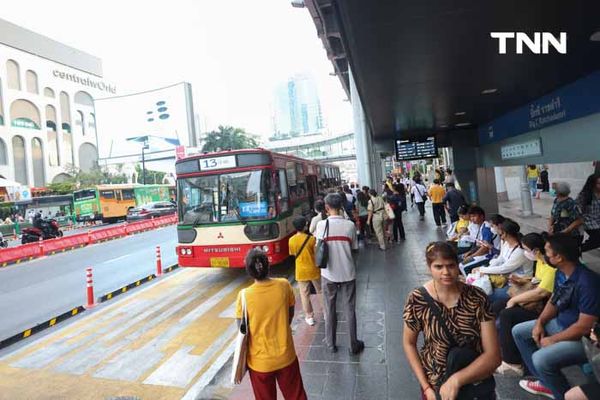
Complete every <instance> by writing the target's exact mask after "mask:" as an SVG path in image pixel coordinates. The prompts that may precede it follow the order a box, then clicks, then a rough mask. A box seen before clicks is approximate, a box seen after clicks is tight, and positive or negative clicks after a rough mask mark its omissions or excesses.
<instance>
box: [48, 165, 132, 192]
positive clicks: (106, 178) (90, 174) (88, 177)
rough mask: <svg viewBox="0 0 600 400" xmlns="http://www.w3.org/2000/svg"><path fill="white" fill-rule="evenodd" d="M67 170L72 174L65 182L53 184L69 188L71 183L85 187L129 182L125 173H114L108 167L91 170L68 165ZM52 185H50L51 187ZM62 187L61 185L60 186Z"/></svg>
mask: <svg viewBox="0 0 600 400" xmlns="http://www.w3.org/2000/svg"><path fill="white" fill-rule="evenodd" d="M65 172H66V173H67V174H68V175H69V176H70V178H68V179H67V180H66V181H65V182H63V183H58V184H52V185H64V186H62V188H65V189H66V188H67V187H68V186H67V185H71V187H72V188H73V189H72V190H71V191H73V190H75V189H76V188H78V187H79V188H85V187H90V186H94V185H101V184H114V183H127V176H126V175H125V174H123V173H116V174H115V173H112V172H110V171H108V170H107V169H106V168H100V167H95V168H93V169H91V170H89V171H82V170H81V169H79V168H77V167H75V166H73V165H68V166H67V167H66V168H65ZM50 186H51V185H49V187H50ZM59 188H61V186H59Z"/></svg>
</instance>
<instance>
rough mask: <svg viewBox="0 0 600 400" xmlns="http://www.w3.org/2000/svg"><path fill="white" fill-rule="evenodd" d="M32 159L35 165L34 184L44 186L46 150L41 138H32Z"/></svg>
mask: <svg viewBox="0 0 600 400" xmlns="http://www.w3.org/2000/svg"><path fill="white" fill-rule="evenodd" d="M31 159H32V163H31V164H32V166H33V186H35V187H43V186H44V184H45V179H44V150H43V148H42V141H41V140H40V139H39V138H33V139H31Z"/></svg>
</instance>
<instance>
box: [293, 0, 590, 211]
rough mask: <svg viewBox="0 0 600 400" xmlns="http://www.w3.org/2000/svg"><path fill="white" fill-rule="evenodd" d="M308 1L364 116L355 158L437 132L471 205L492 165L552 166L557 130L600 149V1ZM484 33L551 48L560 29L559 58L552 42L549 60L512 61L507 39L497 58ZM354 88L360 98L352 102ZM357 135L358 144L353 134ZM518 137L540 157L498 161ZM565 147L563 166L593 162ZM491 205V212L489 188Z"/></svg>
mask: <svg viewBox="0 0 600 400" xmlns="http://www.w3.org/2000/svg"><path fill="white" fill-rule="evenodd" d="M304 3H305V4H306V7H307V9H308V10H309V12H310V14H311V16H312V18H313V21H314V23H315V27H316V29H317V34H318V36H319V37H320V38H321V39H322V41H323V43H324V45H325V49H326V52H327V56H328V58H329V59H330V60H331V62H332V64H333V67H334V70H335V72H336V74H337V75H338V77H339V78H340V81H341V83H342V86H343V87H344V89H345V90H346V92H347V93H348V95H349V96H350V97H351V101H352V102H353V103H354V102H356V101H360V103H361V108H362V109H363V110H364V117H365V118H364V120H365V125H366V128H367V129H368V134H367V136H370V138H371V139H372V141H373V146H372V148H371V147H369V146H368V144H367V145H366V146H367V147H366V148H361V146H365V145H364V144H362V145H361V146H357V153H358V157H359V159H360V157H361V153H362V154H364V155H366V156H369V157H371V159H373V158H378V157H379V156H378V153H379V152H381V151H386V152H392V151H393V140H394V139H397V138H406V137H413V136H430V135H432V134H433V135H435V136H436V138H437V141H438V144H439V145H440V146H451V147H452V148H453V150H454V160H455V165H454V167H455V172H456V173H457V176H458V177H459V179H461V180H462V181H463V182H465V183H467V184H466V185H463V186H473V187H474V190H472V191H471V190H469V192H470V193H472V194H474V197H475V198H473V200H479V201H480V202H486V201H488V200H487V199H483V198H482V196H484V197H485V194H484V193H483V192H484V191H483V190H482V189H483V188H484V187H486V188H488V189H489V188H492V189H493V188H494V186H495V185H494V182H493V181H494V179H493V178H492V179H489V177H486V176H487V175H488V174H493V169H492V168H491V167H493V166H494V165H517V164H526V163H529V162H533V163H542V162H552V161H553V160H552V157H553V156H556V154H555V150H554V149H557V150H558V147H557V146H558V145H559V143H560V144H562V145H563V146H564V144H565V143H562V142H561V140H562V141H564V140H566V139H565V138H566V136H565V135H564V133H565V132H569V133H572V134H576V135H578V136H577V139H578V140H583V143H589V144H590V147H589V148H590V149H592V148H595V149H597V148H598V147H600V138H599V137H600V135H597V134H596V135H593V134H592V130H593V129H596V132H597V129H598V128H600V121H598V118H596V117H595V116H597V115H598V113H599V112H600V97H599V96H600V95H599V94H598V91H596V89H597V88H598V87H600V78H597V77H595V76H594V75H595V74H596V72H597V71H598V70H599V69H600V42H598V41H594V40H590V39H591V38H593V37H595V36H594V35H596V36H597V35H598V33H597V31H598V30H600V25H598V19H597V15H599V13H600V2H598V1H594V0H582V1H578V2H564V1H560V0H532V1H526V2H524V1H521V2H516V1H505V0H491V1H484V2H483V1H477V0H463V1H458V2H439V1H434V0H423V1H418V2H415V1H408V0H397V1H377V2H369V4H368V5H366V4H365V2H363V1H360V0H343V1H341V0H340V1H336V0H305V2H304ZM492 32H512V33H518V32H523V33H524V34H526V35H527V36H528V37H529V38H530V39H531V40H535V39H536V37H538V36H539V38H540V43H539V44H540V46H541V44H542V42H541V39H542V38H543V37H544V35H542V33H544V32H545V33H550V34H552V35H553V37H556V38H557V40H558V39H559V38H561V33H566V54H562V53H561V52H560V51H559V50H557V49H555V48H554V47H552V46H549V48H548V54H535V53H534V52H533V51H531V50H530V49H529V47H528V46H524V47H523V48H522V49H521V50H522V54H518V53H517V50H519V49H518V48H517V45H516V43H515V41H514V40H508V41H507V42H506V44H507V46H506V54H500V51H499V50H500V49H499V40H498V39H494V38H493V37H492V36H491V33H492ZM536 32H539V33H540V35H538V36H536V34H535V33H536ZM517 36H519V37H522V36H523V35H517ZM546 36H547V35H546ZM540 49H542V47H540ZM349 71H351V74H350V73H349ZM352 81H354V82H352ZM578 82H579V83H578ZM354 85H355V88H356V93H357V94H358V96H352V93H353V92H354V90H353V86H354ZM577 99H581V100H583V99H585V100H583V101H580V102H578V100H577ZM580 103H585V104H580ZM355 111H357V108H356V107H355ZM358 111H360V110H358ZM511 113H513V114H514V115H513V116H512V117H511ZM357 120H360V116H359V117H358V118H356V117H355V121H357ZM566 124H570V125H569V126H563V125H566ZM591 128H593V129H591ZM553 129H554V130H559V131H562V132H563V135H562V139H561V138H559V137H556V136H555V134H554V133H553V132H545V131H544V130H547V131H551V130H553ZM355 132H356V134H357V135H356V137H357V140H358V138H360V135H359V128H357V127H355ZM523 135H529V136H528V137H529V139H531V137H536V138H540V139H541V143H542V146H541V147H542V149H543V151H542V152H541V154H537V155H530V154H525V153H523V154H521V156H519V157H513V158H502V154H503V153H502V147H503V146H508V145H511V144H516V145H518V144H519V143H521V142H523V140H524V136H523ZM553 135H554V136H553ZM546 149H551V151H550V152H546ZM564 149H565V148H564V147H563V150H562V151H561V154H560V158H561V160H562V161H563V162H567V161H582V158H583V159H586V160H590V161H591V160H593V157H592V155H591V154H590V151H591V150H590V151H587V150H585V149H584V150H583V151H582V152H581V153H580V154H575V153H577V152H576V151H571V152H566V151H564ZM508 150H510V149H508ZM508 150H507V149H505V153H506V152H507V151H508ZM596 157H597V156H596ZM376 161H377V160H376ZM484 167H485V168H486V170H485V171H480V172H479V174H477V173H476V169H477V168H484ZM478 176H479V179H478ZM484 177H486V178H485V179H484ZM481 179H484V180H485V181H490V185H487V184H486V183H484V182H482V181H481ZM491 197H493V203H494V204H495V201H496V199H495V197H496V195H495V192H494V193H493V195H492V196H491ZM489 201H491V199H489ZM490 206H491V208H494V205H493V204H490Z"/></svg>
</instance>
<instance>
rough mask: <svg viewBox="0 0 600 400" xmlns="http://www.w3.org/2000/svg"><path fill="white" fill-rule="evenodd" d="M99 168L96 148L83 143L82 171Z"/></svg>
mask: <svg viewBox="0 0 600 400" xmlns="http://www.w3.org/2000/svg"><path fill="white" fill-rule="evenodd" d="M97 166H98V151H97V150H96V146H94V145H93V144H90V143H83V144H82V145H81V146H79V168H81V170H82V171H86V172H87V171H91V170H92V169H94V168H96V167H97Z"/></svg>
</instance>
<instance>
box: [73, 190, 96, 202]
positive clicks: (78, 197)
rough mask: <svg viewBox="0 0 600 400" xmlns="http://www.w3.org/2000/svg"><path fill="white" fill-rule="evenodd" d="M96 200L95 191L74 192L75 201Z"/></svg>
mask: <svg viewBox="0 0 600 400" xmlns="http://www.w3.org/2000/svg"><path fill="white" fill-rule="evenodd" d="M95 198H96V190H95V189H83V190H78V191H76V192H73V200H74V201H82V200H92V199H95Z"/></svg>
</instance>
